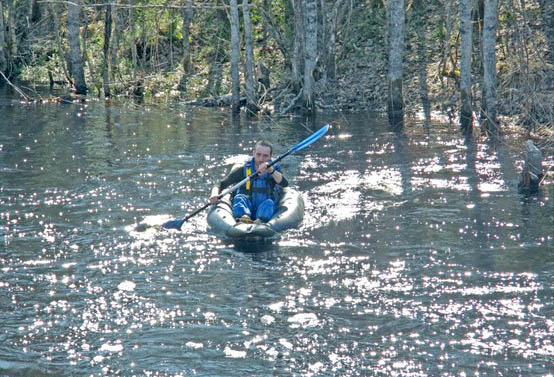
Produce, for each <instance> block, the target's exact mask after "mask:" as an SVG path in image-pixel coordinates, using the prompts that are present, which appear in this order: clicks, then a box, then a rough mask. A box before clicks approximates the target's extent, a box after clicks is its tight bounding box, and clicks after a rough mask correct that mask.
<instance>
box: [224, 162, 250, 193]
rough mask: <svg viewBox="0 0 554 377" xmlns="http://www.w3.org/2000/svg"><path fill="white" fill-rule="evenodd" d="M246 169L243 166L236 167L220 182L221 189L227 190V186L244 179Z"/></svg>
mask: <svg viewBox="0 0 554 377" xmlns="http://www.w3.org/2000/svg"><path fill="white" fill-rule="evenodd" d="M244 178H245V177H244V169H243V167H235V168H234V169H233V170H231V172H230V173H229V175H227V177H225V178H224V179H223V180H222V181H221V182H219V190H220V191H221V190H225V189H226V188H227V187H229V186H231V185H234V184H235V183H239V182H240V181H242V180H243V179H244Z"/></svg>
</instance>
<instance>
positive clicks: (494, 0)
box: [482, 0, 499, 135]
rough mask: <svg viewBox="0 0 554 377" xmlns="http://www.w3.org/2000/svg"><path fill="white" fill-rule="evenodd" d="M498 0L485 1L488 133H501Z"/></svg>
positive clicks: (484, 38)
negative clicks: (499, 117)
mask: <svg viewBox="0 0 554 377" xmlns="http://www.w3.org/2000/svg"><path fill="white" fill-rule="evenodd" d="M497 13H498V0H487V1H485V9H484V18H483V91H484V93H483V114H482V116H483V118H484V119H483V127H484V131H485V132H487V133H492V134H495V135H498V134H499V128H498V126H497V119H496V102H497V93H496V89H497V88H496V28H497V25H498V21H497V17H498V14H497Z"/></svg>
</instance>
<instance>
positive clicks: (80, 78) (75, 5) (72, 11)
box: [67, 0, 87, 94]
mask: <svg viewBox="0 0 554 377" xmlns="http://www.w3.org/2000/svg"><path fill="white" fill-rule="evenodd" d="M79 4H80V1H79V0H73V2H71V3H68V5H67V10H68V12H67V28H68V33H69V61H70V63H71V64H70V65H71V69H70V72H71V76H72V77H73V80H74V81H73V83H74V85H75V92H76V93H77V94H86V93H87V85H86V83H85V72H84V69H83V56H82V54H81V35H80V32H81V30H80V28H81V17H80V14H79V13H80V11H81V8H80V5H79Z"/></svg>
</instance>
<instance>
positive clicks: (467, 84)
mask: <svg viewBox="0 0 554 377" xmlns="http://www.w3.org/2000/svg"><path fill="white" fill-rule="evenodd" d="M459 10H460V35H461V42H460V43H461V48H460V50H461V58H460V75H461V80H460V96H461V103H462V106H461V108H460V124H461V126H462V130H463V131H464V133H466V134H469V133H471V130H472V127H473V109H472V106H471V103H472V94H471V56H472V45H473V26H472V25H471V0H460V4H459Z"/></svg>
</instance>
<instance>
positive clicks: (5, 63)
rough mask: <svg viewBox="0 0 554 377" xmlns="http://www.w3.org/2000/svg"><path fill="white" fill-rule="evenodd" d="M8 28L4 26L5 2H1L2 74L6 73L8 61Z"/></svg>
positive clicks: (0, 65)
mask: <svg viewBox="0 0 554 377" xmlns="http://www.w3.org/2000/svg"><path fill="white" fill-rule="evenodd" d="M5 46H6V26H5V25H4V1H3V0H0V72H6V70H7V67H8V61H7V59H6V53H7V51H6V49H5Z"/></svg>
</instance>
